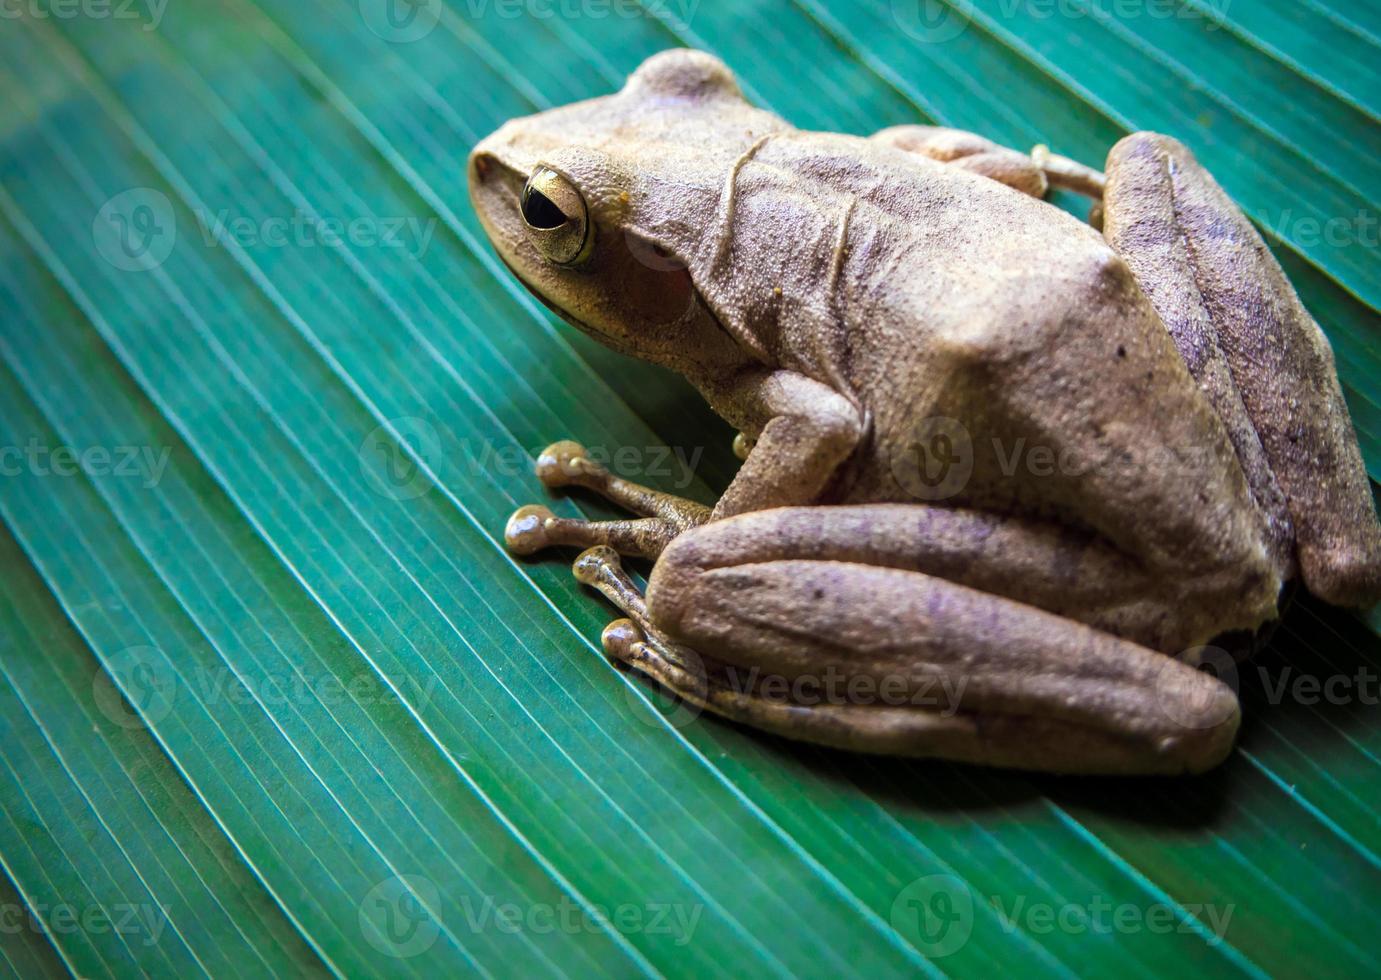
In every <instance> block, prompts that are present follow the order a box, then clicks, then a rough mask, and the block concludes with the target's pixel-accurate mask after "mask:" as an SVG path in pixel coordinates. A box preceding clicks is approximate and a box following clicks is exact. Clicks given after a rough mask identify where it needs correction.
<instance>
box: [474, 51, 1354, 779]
mask: <svg viewBox="0 0 1381 980" xmlns="http://www.w3.org/2000/svg"><path fill="white" fill-rule="evenodd" d="M467 178H468V184H469V193H470V200H471V204H472V206H473V209H474V212H475V214H476V215H477V217H478V220H479V224H480V226H481V227H482V228H483V230H484V233H485V235H486V236H487V238H488V239H489V242H490V244H491V246H492V248H493V249H494V251H495V253H496V254H497V256H498V258H499V259H501V260H502V263H503V264H504V265H505V266H507V268H508V270H510V271H511V273H512V274H513V275H514V276H516V278H517V280H518V281H519V282H520V283H521V284H522V286H524V287H525V288H526V289H527V290H528V291H529V292H530V293H531V294H532V295H533V296H535V297H536V298H537V299H538V300H539V301H540V302H541V303H542V304H544V305H545V306H546V307H547V308H549V309H550V310H551V311H552V312H554V313H555V314H556V315H557V316H559V317H560V318H561V319H563V320H565V321H566V322H567V323H569V324H571V325H572V326H573V327H575V328H576V329H578V330H580V331H583V332H584V333H586V334H588V335H589V336H591V337H593V338H594V339H595V340H597V341H598V342H600V343H601V344H603V345H605V346H607V347H609V348H611V349H613V350H614V351H617V352H620V353H622V354H625V355H628V356H629V357H630V358H632V359H634V360H633V361H632V362H630V363H637V362H643V363H650V364H653V365H657V366H660V367H661V368H664V369H669V370H670V371H672V372H675V373H677V374H679V375H681V376H682V377H684V378H685V379H686V380H687V381H688V382H689V384H690V386H691V387H692V388H694V389H695V390H696V391H697V392H698V393H699V395H700V396H702V397H703V398H704V400H705V402H706V403H707V404H708V405H709V407H710V408H711V409H713V411H714V412H715V413H717V414H718V415H719V416H720V417H722V418H723V419H724V420H726V421H727V422H728V423H729V424H730V425H731V426H732V427H733V428H734V429H735V430H736V431H737V432H738V433H739V435H738V437H737V438H736V439H735V440H734V450H735V452H736V453H737V454H738V456H739V458H740V459H741V461H742V462H741V465H740V467H739V469H738V471H737V473H736V474H735V475H734V477H733V478H732V480H731V481H730V482H729V484H728V486H727V488H726V489H725V490H724V492H723V494H722V495H721V496H720V497H719V498H718V500H717V501H716V502H715V503H714V504H713V506H710V505H706V504H703V503H700V502H697V501H693V500H689V499H684V498H682V497H678V496H675V495H672V494H668V493H665V492H662V491H659V490H657V489H654V488H650V487H647V486H643V485H641V484H638V483H636V482H634V481H632V480H629V479H625V478H624V477H622V476H620V475H617V474H615V473H613V472H611V471H610V469H609V468H608V467H606V466H604V465H601V463H600V462H599V461H597V460H596V459H594V458H592V456H593V454H592V453H590V452H589V451H587V450H586V449H585V448H584V447H583V446H582V445H581V444H580V443H579V442H577V441H573V440H570V439H567V440H563V441H560V442H556V443H554V444H553V445H551V446H550V447H549V448H548V449H546V450H545V451H543V452H541V453H540V454H538V458H537V459H536V463H535V469H536V475H537V477H538V479H539V480H540V482H541V483H542V484H543V485H544V486H545V487H547V488H549V489H550V490H552V491H557V490H562V491H571V490H574V491H575V492H578V493H579V492H590V493H594V494H597V495H600V496H602V497H603V498H607V499H608V500H609V501H612V502H613V503H614V504H616V505H618V506H619V507H621V508H623V509H625V510H627V511H628V512H629V513H630V514H631V515H632V516H630V517H628V518H626V519H622V520H604V521H592V520H583V519H577V518H570V517H560V516H557V514H556V513H555V512H554V511H553V510H552V509H551V508H550V507H549V506H547V505H546V504H541V503H538V504H531V505H528V506H525V507H523V508H521V509H519V510H518V511H517V512H516V513H514V514H513V516H512V517H511V519H510V520H509V521H508V523H507V525H506V527H505V529H504V542H505V544H506V546H507V548H508V549H509V550H511V551H512V552H513V553H514V554H515V555H520V556H524V557H530V556H535V555H537V554H538V553H539V552H541V551H543V550H545V549H549V548H573V549H581V550H580V553H579V556H578V557H577V558H576V559H575V564H574V571H575V575H576V578H577V579H579V580H580V581H581V582H583V583H585V584H587V585H590V586H592V587H594V588H595V589H597V590H598V592H599V593H602V594H603V595H604V596H606V597H607V598H608V600H609V601H610V602H612V604H613V605H614V606H615V607H616V608H617V609H618V610H619V612H620V616H619V618H617V619H615V620H614V621H613V622H611V623H610V624H609V626H608V627H607V628H606V629H605V630H604V633H603V636H602V646H603V649H604V650H605V652H606V654H607V656H608V657H609V658H610V660H611V661H612V662H613V663H614V664H616V665H619V666H621V667H624V668H627V669H630V670H631V671H632V672H633V673H634V674H640V675H643V676H644V677H645V678H646V679H648V680H650V681H651V682H653V683H654V684H655V685H660V687H661V688H664V689H665V690H666V691H669V692H671V693H672V694H674V695H675V696H676V697H677V698H679V699H681V700H682V701H683V702H684V703H685V705H686V706H688V707H689V708H691V709H693V710H694V711H695V712H696V713H697V716H698V714H699V713H700V712H709V713H711V714H714V715H718V716H722V717H723V718H726V719H728V720H729V721H730V722H734V723H738V724H741V725H746V726H748V727H750V728H753V729H757V730H761V731H763V732H766V733H768V734H769V735H773V736H781V737H784V738H786V739H791V740H796V741H802V742H808V743H815V744H816V745H819V746H825V747H827V748H829V749H833V750H844V751H850V752H861V753H872V754H877V755H892V756H903V757H914V758H928V759H938V760H949V761H951V762H957V763H968V764H977V765H986V766H995V767H1000V768H1006V769H1016V770H1029V771H1036V772H1052V773H1087V774H1107V775H1117V774H1121V775H1167V776H1169V775H1180V774H1193V773H1202V772H1205V771H1207V770H1209V769H1212V768H1213V767H1215V766H1217V765H1218V764H1220V763H1221V762H1223V761H1224V760H1225V759H1226V758H1227V757H1228V756H1229V755H1230V753H1231V752H1232V750H1233V747H1234V745H1235V742H1236V739H1237V734H1238V730H1239V727H1240V725H1241V720H1242V718H1241V706H1240V702H1239V698H1238V696H1237V692H1236V690H1235V686H1234V684H1233V683H1231V681H1232V669H1233V665H1234V663H1235V660H1233V657H1229V662H1228V663H1227V664H1226V665H1223V664H1222V663H1221V660H1222V656H1223V655H1224V651H1225V649H1226V648H1225V646H1224V645H1223V644H1226V643H1227V641H1226V640H1225V639H1224V638H1228V637H1236V638H1241V637H1244V636H1245V637H1252V636H1261V635H1264V633H1265V631H1267V630H1269V628H1270V627H1271V625H1272V624H1273V623H1275V622H1276V621H1277V620H1278V618H1279V615H1280V609H1281V604H1282V600H1283V597H1284V596H1285V595H1286V594H1287V593H1288V592H1289V591H1290V590H1291V589H1293V588H1295V587H1296V586H1299V587H1302V588H1304V589H1306V590H1307V591H1309V592H1310V593H1312V594H1313V595H1315V596H1317V597H1318V598H1319V599H1321V600H1323V601H1324V602H1326V603H1331V604H1334V605H1339V606H1345V607H1364V606H1367V605H1369V604H1371V603H1373V602H1375V601H1377V599H1378V597H1381V526H1378V522H1377V516H1376V510H1375V504H1374V501H1373V497H1372V493H1371V484H1370V480H1369V477H1368V475H1367V471H1366V468H1365V466H1364V463H1363V459H1362V455H1361V452H1360V449H1359V446H1358V442H1357V437H1356V434H1355V431H1354V429H1353V426H1352V423H1351V419H1350V417H1349V414H1348V409H1347V405H1346V403H1345V402H1344V399H1343V394H1342V390H1341V387H1340V384H1339V380H1338V376H1337V371H1336V366H1335V361H1334V356H1333V353H1332V350H1331V347H1330V345H1329V342H1328V340H1327V339H1326V337H1325V335H1324V333H1323V331H1322V330H1321V329H1320V327H1319V325H1318V324H1317V323H1316V322H1315V320H1314V319H1313V318H1312V317H1311V316H1310V314H1309V313H1308V312H1307V310H1306V309H1305V307H1304V305H1303V304H1302V302H1301V301H1300V299H1299V297H1298V295H1297V294H1296V292H1295V290H1294V288H1293V287H1292V285H1291V284H1290V282H1289V280H1288V279H1287V278H1286V276H1285V274H1284V272H1283V271H1282V269H1281V267H1280V265H1279V263H1278V262H1277V261H1276V259H1275V258H1274V257H1273V256H1272V254H1271V252H1270V250H1269V249H1268V247H1267V245H1266V244H1265V242H1264V241H1263V239H1262V237H1261V235H1260V234H1259V233H1258V232H1257V230H1256V229H1255V227H1254V226H1253V225H1252V223H1251V222H1250V221H1249V220H1248V218H1247V217H1246V216H1245V215H1244V213H1243V212H1242V211H1241V209H1240V208H1239V207H1238V206H1237V205H1236V204H1235V203H1234V202H1233V200H1232V199H1231V198H1230V197H1229V196H1228V194H1227V192H1226V191H1224V190H1223V188H1222V187H1221V186H1220V185H1219V184H1218V183H1217V181H1216V180H1215V179H1214V178H1213V176H1212V175H1211V174H1209V172H1208V171H1207V170H1206V169H1205V168H1204V167H1203V166H1202V165H1201V164H1200V163H1199V162H1198V160H1197V159H1196V158H1195V156H1194V155H1193V154H1192V153H1191V151H1190V150H1189V149H1188V148H1187V147H1186V146H1184V145H1183V144H1182V143H1180V142H1179V141H1177V140H1175V139H1173V138H1171V137H1168V136H1165V135H1161V134H1156V133H1151V132H1135V133H1132V134H1130V135H1128V136H1126V137H1125V138H1123V139H1121V140H1120V141H1119V142H1118V143H1117V144H1116V145H1115V146H1113V147H1112V149H1111V150H1110V151H1109V153H1108V156H1107V159H1106V161H1105V162H1104V167H1103V169H1102V170H1097V169H1095V168H1093V167H1090V166H1087V165H1085V164H1082V163H1080V162H1078V161H1075V160H1073V159H1071V158H1068V157H1064V156H1060V155H1058V154H1055V153H1053V152H1051V151H1050V149H1049V148H1047V147H1045V146H1037V147H1035V148H1034V149H1033V150H1031V151H1029V152H1022V151H1018V150H1015V149H1010V148H1008V147H1005V146H1002V145H1001V144H999V143H996V142H994V141H991V140H988V139H987V138H985V137H982V136H980V135H978V134H974V133H969V132H965V131H961V130H955V129H950V128H945V127H939V126H926V125H919V124H917V125H901V126H894V127H890V128H888V129H885V130H883V131H882V132H879V133H876V134H873V135H867V136H861V135H850V134H840V133H829V132H814V131H809V130H801V129H797V128H795V127H794V126H792V125H791V124H790V123H788V122H787V121H786V120H785V119H783V118H781V117H780V116H778V115H776V114H774V113H773V112H771V111H769V110H767V109H763V108H759V107H756V106H754V105H753V104H752V103H751V102H750V101H749V100H748V99H747V98H746V97H745V95H744V93H743V89H742V87H741V86H740V84H739V83H738V80H737V78H736V77H735V75H734V74H733V72H732V71H731V70H730V69H729V67H728V66H727V65H726V64H725V63H724V62H723V61H721V60H720V59H718V58H716V57H715V56H713V55H710V54H708V53H705V52H700V51H694V50H670V51H665V52H661V53H658V54H656V55H654V56H652V57H651V58H650V59H648V60H647V61H646V62H645V63H643V64H642V65H641V66H640V67H639V68H637V70H636V71H635V72H634V73H633V74H632V75H631V76H630V77H629V78H628V80H627V83H626V84H625V85H624V86H623V87H622V88H621V89H619V90H618V91H615V92H613V93H611V94H607V95H601V96H598V97H595V98H593V99H585V100H582V101H579V102H575V103H573V104H570V105H565V106H559V107H556V108H551V109H547V110H545V111H541V112H538V113H536V114H534V115H531V116H527V117H523V118H517V119H514V120H511V121H509V122H506V123H505V124H503V125H502V126H501V127H500V128H499V129H498V130H497V131H495V132H494V133H493V134H492V135H490V136H488V137H486V138H484V139H483V140H481V141H480V142H479V143H478V145H476V146H475V147H474V149H473V150H472V152H471V153H470V155H469V158H468V161H467ZM1056 188H1062V189H1064V190H1065V191H1067V192H1069V194H1068V195H1065V197H1066V198H1067V199H1069V198H1070V196H1071V195H1072V199H1074V200H1079V199H1080V197H1079V196H1080V195H1082V196H1083V197H1084V198H1087V199H1088V201H1089V211H1088V214H1087V218H1085V217H1082V216H1081V215H1078V214H1076V213H1073V211H1072V210H1070V209H1067V208H1064V207H1059V206H1057V205H1056V204H1055V203H1052V202H1051V200H1050V198H1051V196H1052V195H1051V191H1052V189H1056ZM650 383H652V382H650ZM554 435H555V434H554ZM1038 462H1039V465H1037V463H1038ZM624 558H633V559H642V560H647V561H650V562H651V563H652V564H651V566H650V572H649V573H648V574H647V575H646V578H645V587H644V586H640V585H639V583H638V581H636V580H635V578H634V576H633V575H631V574H630V572H629V570H628V569H627V568H625V567H624V565H623V564H622V560H623V559H624ZM1234 649H1235V648H1234ZM1233 656H1235V655H1233ZM630 682H633V681H632V680H631V679H630Z"/></svg>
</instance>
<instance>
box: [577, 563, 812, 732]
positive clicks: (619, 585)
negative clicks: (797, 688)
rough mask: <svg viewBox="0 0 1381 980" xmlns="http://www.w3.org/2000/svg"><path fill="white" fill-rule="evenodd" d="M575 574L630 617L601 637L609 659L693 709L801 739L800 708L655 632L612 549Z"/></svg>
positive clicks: (644, 605)
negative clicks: (759, 690)
mask: <svg viewBox="0 0 1381 980" xmlns="http://www.w3.org/2000/svg"><path fill="white" fill-rule="evenodd" d="M574 572H575V577H576V578H577V579H579V580H580V581H581V582H582V583H584V584H585V585H589V586H591V587H593V588H595V589H598V590H599V591H600V592H601V593H602V594H603V595H604V597H605V598H606V599H608V600H609V601H610V602H611V603H613V604H614V606H615V607H616V608H618V609H620V610H621V611H622V612H623V613H624V614H625V615H627V616H628V617H629V618H628V619H616V620H614V621H613V622H612V623H610V624H609V625H608V626H606V627H605V628H604V632H603V633H602V634H601V636H600V643H601V645H602V646H603V647H604V652H605V655H606V656H608V657H609V659H610V660H612V661H614V662H615V663H617V664H622V665H623V666H625V667H628V668H630V669H632V670H636V671H637V672H638V673H640V674H642V675H643V676H645V677H647V678H649V679H651V680H653V681H655V682H657V683H658V684H659V685H661V686H662V687H663V688H664V689H666V690H667V691H670V692H671V693H672V694H674V695H676V696H677V697H678V698H680V699H681V700H682V701H684V702H686V703H687V704H690V705H692V706H693V707H695V708H697V709H701V710H708V711H712V712H714V713H715V714H718V715H720V716H722V717H725V718H729V719H731V720H733V721H737V722H741V723H743V724H745V725H752V726H753V727H755V728H760V729H763V730H765V731H774V732H779V733H781V734H783V735H787V736H790V737H795V738H802V737H806V736H803V735H802V734H801V732H800V731H799V724H800V720H801V719H800V718H799V717H798V716H799V714H800V712H801V708H800V707H799V706H797V705H794V704H791V703H788V702H785V701H781V700H772V699H768V698H765V697H763V696H761V695H760V694H758V693H756V692H755V691H753V690H752V685H750V684H748V683H745V682H744V681H743V680H742V679H740V677H739V675H738V674H737V673H736V672H735V671H733V669H732V668H727V667H725V665H723V664H721V663H718V662H716V661H714V660H710V659H708V658H705V657H702V656H701V655H700V654H699V653H697V652H696V651H695V650H693V649H691V648H690V647H687V646H684V645H683V644H679V643H676V642H673V641H672V640H671V639H670V638H669V637H668V636H667V635H666V634H665V633H663V632H662V631H661V630H660V629H658V628H657V627H656V626H655V625H654V624H653V623H652V621H651V619H650V618H649V617H648V613H647V604H646V602H645V601H644V598H643V595H642V593H641V592H639V591H638V587H637V586H636V585H635V584H634V583H633V581H632V580H631V579H630V578H629V577H628V575H627V573H625V572H624V570H623V567H622V565H621V564H620V563H619V556H618V555H617V554H615V553H614V552H613V551H612V550H610V549H608V548H600V547H595V548H591V549H590V550H589V551H587V552H585V553H584V554H582V555H581V556H580V557H579V558H578V559H576V562H575V566H574ZM817 741H824V740H823V739H817Z"/></svg>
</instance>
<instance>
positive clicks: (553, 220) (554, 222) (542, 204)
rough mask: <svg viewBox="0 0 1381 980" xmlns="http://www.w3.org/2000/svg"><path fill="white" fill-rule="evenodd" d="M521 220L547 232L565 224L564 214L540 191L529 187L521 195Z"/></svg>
mask: <svg viewBox="0 0 1381 980" xmlns="http://www.w3.org/2000/svg"><path fill="white" fill-rule="evenodd" d="M523 218H524V219H525V220H526V221H527V223H528V224H530V225H532V227H534V228H541V229H544V230H549V229H552V228H560V227H561V226H562V225H564V224H565V223H566V215H565V213H564V212H563V211H562V210H561V209H560V208H558V207H557V206H556V205H555V204H553V203H552V200H551V198H549V197H547V196H546V195H545V194H543V193H542V192H541V191H538V190H533V189H532V188H531V187H529V188H528V189H527V190H526V191H525V192H524V193H523Z"/></svg>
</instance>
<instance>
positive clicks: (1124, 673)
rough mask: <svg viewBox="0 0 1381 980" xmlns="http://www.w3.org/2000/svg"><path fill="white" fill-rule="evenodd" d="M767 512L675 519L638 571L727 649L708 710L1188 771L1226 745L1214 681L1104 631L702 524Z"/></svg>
mask: <svg viewBox="0 0 1381 980" xmlns="http://www.w3.org/2000/svg"><path fill="white" fill-rule="evenodd" d="M822 509H825V510H833V509H834V508H822ZM783 513H786V512H784V511H767V512H763V513H761V514H751V515H743V516H741V517H737V518H733V519H731V520H728V521H723V522H717V523H714V524H709V525H706V526H705V527H703V528H700V529H697V530H695V531H691V532H689V533H688V534H686V535H683V536H682V537H681V538H679V539H677V541H675V542H673V543H672V545H671V546H670V547H669V548H668V549H667V551H666V552H664V553H663V555H662V558H661V560H660V561H659V562H658V564H657V566H656V568H655V569H654V571H653V575H652V579H651V582H650V585H649V590H648V599H647V615H648V617H649V618H650V619H651V621H652V622H653V623H654V624H655V625H656V627H657V628H658V629H659V630H661V631H663V632H664V633H665V634H667V635H668V636H669V637H670V638H671V639H672V640H673V641H675V642H677V643H680V644H684V645H686V646H687V647H690V648H692V649H695V650H697V651H699V652H700V653H701V654H703V655H705V656H707V657H708V658H712V659H711V660H710V661H709V662H710V663H711V664H718V663H723V664H732V665H734V668H733V669H732V670H729V669H728V668H722V669H721V670H720V671H719V672H718V674H716V675H715V676H716V678H717V679H716V680H715V681H713V682H712V684H711V688H712V693H713V694H714V696H711V697H705V696H700V697H698V698H696V699H697V700H698V701H700V703H704V704H706V705H707V706H708V707H709V708H711V709H712V710H716V711H719V712H720V713H722V714H725V715H728V716H729V717H732V718H736V719H738V720H740V721H744V722H746V723H749V724H752V725H755V726H757V727H760V728H765V729H768V730H771V731H776V732H779V733H781V734H784V735H787V736H790V737H793V738H798V739H805V740H809V741H815V742H820V743H823V744H828V745H833V746H837V747H841V748H848V749H855V750H860V751H868V752H881V753H888V754H897V755H914V756H933V757H940V758H947V759H955V760H960V761H966V762H980V763H984V764H989V765H999V766H1013V767H1020V768H1027V769H1040V770H1051V771H1067V772H1073V771H1079V772H1114V773H1177V772H1184V771H1201V770H1204V769H1207V768H1209V767H1211V766H1213V765H1216V764H1217V763H1218V762H1220V761H1222V759H1223V758H1224V757H1225V756H1226V755H1227V753H1228V751H1229V750H1230V749H1231V746H1232V741H1233V738H1234V735H1235V733H1236V729H1237V725H1238V719H1239V714H1238V707H1237V700H1236V697H1235V696H1234V695H1233V693H1232V691H1231V690H1230V689H1228V688H1227V687H1226V686H1225V685H1223V684H1221V683H1220V682H1219V681H1217V680H1216V679H1214V678H1212V677H1210V676H1208V675H1207V674H1203V673H1200V672H1199V671H1196V670H1193V669H1191V668H1189V667H1187V666H1185V665H1183V664H1181V663H1179V662H1178V661H1176V660H1174V659H1172V658H1170V657H1167V656H1165V655H1164V654H1160V653H1156V652H1154V651H1152V650H1149V649H1147V648H1145V647H1141V646H1138V645H1136V644H1134V643H1131V642H1129V641H1126V640H1121V639H1118V638H1116V637H1114V636H1112V635H1111V634H1109V633H1104V632H1101V631H1099V630H1096V629H1093V628H1091V627H1088V626H1084V625H1082V624H1079V623H1076V622H1074V621H1072V620H1069V619H1065V618H1062V617H1060V616H1056V615H1054V614H1052V613H1048V612H1044V611H1042V610H1039V609H1036V608H1035V607H1033V606H1028V605H1025V604H1023V603H1019V602H1016V601H1014V600H1011V599H1006V598H1002V597H999V596H996V595H993V594H991V593H987V592H983V591H980V590H978V589H974V588H971V587H969V586H965V585H960V584H958V583H955V582H951V581H947V580H945V579H943V578H939V577H936V576H933V575H928V574H925V573H922V572H916V571H909V570H905V569H898V568H885V567H878V566H876V565H866V564H860V563H854V562H847V561H835V560H829V559H828V558H827V557H825V556H823V555H822V556H813V557H804V558H802V557H780V556H781V554H782V549H781V546H780V544H779V543H776V542H774V541H773V540H772V539H771V535H770V534H764V535H763V537H762V543H763V551H762V554H760V555H755V554H753V553H752V551H751V549H749V550H748V551H746V552H743V551H739V550H738V546H737V544H736V543H735V544H734V554H733V555H732V556H731V557H730V558H729V559H728V563H724V559H723V557H722V550H723V549H721V548H720V547H718V546H717V545H716V542H715V540H714V535H716V534H720V535H729V536H732V537H737V535H733V534H732V531H731V530H730V529H729V528H730V525H739V526H741V527H746V526H747V525H749V524H751V523H752V522H753V521H754V520H757V521H758V522H759V523H760V524H761V525H762V528H761V529H767V528H769V527H770V525H771V524H772V523H773V521H775V520H777V515H780V514H783ZM761 529H760V530H761ZM749 530H750V531H752V530H753V529H752V528H749ZM664 682H665V681H664ZM672 686H673V687H675V686H676V685H675V684H674V683H673V685H672ZM774 689H775V694H774ZM726 690H728V691H730V692H731V693H724V692H725V691H726ZM715 692H717V693H715ZM690 693H691V695H692V696H693V697H695V695H696V694H697V693H698V692H697V691H696V690H694V689H693V690H692V691H691V692H690Z"/></svg>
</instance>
